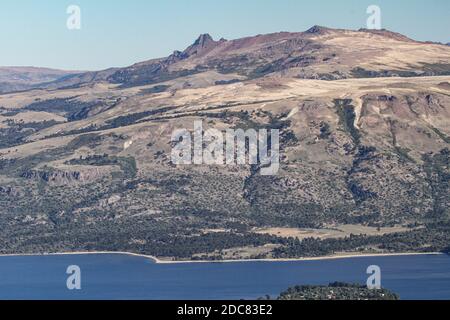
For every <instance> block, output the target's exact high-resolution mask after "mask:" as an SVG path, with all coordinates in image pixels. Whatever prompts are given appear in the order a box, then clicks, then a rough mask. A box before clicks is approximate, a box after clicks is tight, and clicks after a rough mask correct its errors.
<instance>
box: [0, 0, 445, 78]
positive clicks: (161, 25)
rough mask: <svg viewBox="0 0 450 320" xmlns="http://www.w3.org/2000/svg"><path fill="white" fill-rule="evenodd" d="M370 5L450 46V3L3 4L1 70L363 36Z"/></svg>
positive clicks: (58, 0) (93, 65)
mask: <svg viewBox="0 0 450 320" xmlns="http://www.w3.org/2000/svg"><path fill="white" fill-rule="evenodd" d="M71 4H75V5H79V6H80V8H81V14H82V17H81V18H82V29H81V30H77V31H69V30H68V29H67V27H66V20H67V18H68V15H67V13H66V9H67V7H68V6H69V5H71ZM370 4H376V5H378V6H380V7H381V10H382V11H381V12H382V27H384V28H386V29H390V30H393V31H397V32H400V33H403V34H406V35H408V36H410V37H412V38H414V39H417V40H431V41H440V42H450V1H449V0H427V1H426V0H340V1H338V0H69V1H66V0H1V1H0V44H1V45H0V66H40V67H52V68H61V69H71V70H75V69H77V70H96V69H103V68H107V67H112V66H127V65H130V64H132V63H135V62H139V61H143V60H147V59H149V58H156V57H161V56H166V55H168V54H170V53H171V52H172V51H173V50H176V49H178V50H182V49H184V48H185V47H186V46H188V45H189V44H191V43H192V42H193V41H194V40H195V38H196V37H197V36H198V35H199V34H201V33H210V34H211V35H212V36H213V37H214V38H216V39H218V38H221V37H224V38H226V39H234V38H239V37H243V36H249V35H255V34H262V33H269V32H278V31H304V30H306V29H307V28H309V27H311V26H312V25H315V24H318V25H323V26H328V27H335V28H349V29H359V28H361V27H365V25H366V19H367V17H368V15H367V14H366V8H367V6H368V5H370Z"/></svg>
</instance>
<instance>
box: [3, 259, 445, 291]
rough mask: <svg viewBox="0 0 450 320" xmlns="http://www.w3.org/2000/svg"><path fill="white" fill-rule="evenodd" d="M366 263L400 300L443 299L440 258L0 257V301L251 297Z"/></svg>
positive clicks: (356, 271) (321, 280)
mask: <svg viewBox="0 0 450 320" xmlns="http://www.w3.org/2000/svg"><path fill="white" fill-rule="evenodd" d="M69 265H78V266H79V267H80V268H81V286H82V288H81V290H72V291H71V290H68V289H67V286H66V280H67V278H68V276H69V275H67V274H66V269H67V267H68V266H69ZM369 265H378V266H380V268H381V282H382V286H383V287H385V288H388V289H391V290H392V291H394V292H396V293H398V294H399V295H400V297H401V298H402V299H450V256H448V255H411V256H385V257H357V258H345V259H337V260H314V261H293V262H263V261H261V262H236V263H235V262H232V263H183V264H156V263H154V261H153V260H150V259H147V258H145V257H138V256H129V255H121V254H92V255H55V256H15V257H0V299H158V300H159V299H176V300H182V299H255V298H258V297H262V296H265V295H266V294H269V295H271V296H277V295H278V294H279V293H280V292H281V291H283V290H285V289H287V288H288V287H290V286H293V285H299V284H328V283H329V282H334V281H344V282H352V283H361V284H365V283H366V279H367V277H368V275H367V274H366V269H367V267H368V266H369Z"/></svg>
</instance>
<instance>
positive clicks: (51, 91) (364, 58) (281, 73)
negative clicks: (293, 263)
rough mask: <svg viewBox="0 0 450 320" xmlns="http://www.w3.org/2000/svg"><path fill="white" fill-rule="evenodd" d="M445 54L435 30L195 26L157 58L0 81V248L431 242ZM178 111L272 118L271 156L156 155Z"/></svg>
mask: <svg viewBox="0 0 450 320" xmlns="http://www.w3.org/2000/svg"><path fill="white" fill-rule="evenodd" d="M449 66H450V48H449V47H448V46H445V45H439V44H433V43H424V42H417V41H414V40H411V39H408V38H407V37H405V36H402V35H400V34H397V33H394V32H390V31H387V30H378V31H372V30H363V29H362V30H359V31H350V30H336V29H330V28H325V27H319V26H314V27H312V28H311V29H309V30H307V31H306V32H301V33H288V32H281V33H274V34H268V35H258V36H255V37H247V38H242V39H237V40H225V39H221V40H218V41H216V40H214V39H213V38H212V37H211V36H209V35H207V34H204V35H201V36H200V37H199V38H198V39H197V40H196V41H195V42H194V43H193V44H192V45H191V46H189V47H188V48H186V49H185V50H183V51H175V52H174V53H173V54H172V55H170V56H168V57H165V58H160V59H153V60H149V61H144V62H140V63H137V64H135V65H133V66H130V67H127V68H119V69H108V70H103V71H98V72H87V73H78V74H70V75H67V76H63V78H60V79H56V80H54V81H52V82H49V83H46V84H37V85H36V86H35V88H34V89H30V90H27V91H22V92H16V93H14V92H11V93H4V94H2V95H0V202H1V204H2V209H0V212H1V214H0V227H1V229H2V233H1V234H0V243H2V246H0V252H3V253H17V252H28V253H30V252H57V251H72V250H73V251H82V250H118V251H131V252H139V253H147V254H151V255H155V256H158V257H166V258H168V259H239V258H261V257H266V258H287V257H302V256H318V255H327V254H333V253H338V252H344V251H345V252H361V251H362V252H371V253H377V252H405V251H415V252H416V251H420V252H423V251H441V250H442V251H445V250H447V249H448V247H450V232H449V231H450V223H449V215H450V212H449V207H450V206H449V204H450V203H449V197H448V194H449V175H450V173H449V158H450V152H449V149H448V145H449V143H450V131H449V128H450V75H449V70H450V69H449ZM194 121H201V122H202V123H203V130H207V129H208V128H216V129H219V130H225V129H249V128H253V129H256V130H258V129H263V128H264V129H278V130H279V131H280V158H281V163H280V168H279V171H278V172H277V174H276V175H271V176H265V175H261V169H263V168H262V167H261V166H259V165H235V166H233V165H226V166H225V165H176V164H174V163H172V161H171V152H172V148H173V146H174V145H173V142H172V141H171V135H172V133H173V132H174V130H176V129H183V128H184V129H187V130H190V131H193V130H194ZM345 237H347V238H345ZM293 238H297V240H293Z"/></svg>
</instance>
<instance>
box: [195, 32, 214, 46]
mask: <svg viewBox="0 0 450 320" xmlns="http://www.w3.org/2000/svg"><path fill="white" fill-rule="evenodd" d="M214 42H215V41H214V39H213V38H212V37H211V35H210V34H208V33H204V34H201V35H200V36H199V37H198V38H197V40H195V42H194V46H200V47H206V46H208V44H210V43H214Z"/></svg>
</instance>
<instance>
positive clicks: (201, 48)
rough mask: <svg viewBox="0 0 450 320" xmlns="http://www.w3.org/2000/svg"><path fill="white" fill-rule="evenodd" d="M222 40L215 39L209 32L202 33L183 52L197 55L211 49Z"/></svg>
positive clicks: (188, 54) (187, 54)
mask: <svg viewBox="0 0 450 320" xmlns="http://www.w3.org/2000/svg"><path fill="white" fill-rule="evenodd" d="M218 43H220V41H214V39H213V38H212V37H211V36H210V35H209V34H208V33H205V34H201V35H200V36H199V37H198V38H197V40H195V42H194V43H193V44H192V45H191V46H189V47H188V48H187V49H186V50H184V51H183V53H184V54H185V55H186V56H188V57H190V56H192V55H197V54H200V53H204V52H206V51H209V50H211V49H213V48H214V47H216V46H217V44H218Z"/></svg>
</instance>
